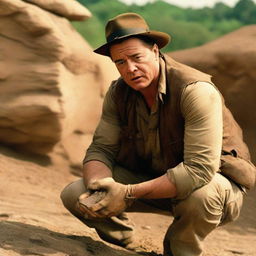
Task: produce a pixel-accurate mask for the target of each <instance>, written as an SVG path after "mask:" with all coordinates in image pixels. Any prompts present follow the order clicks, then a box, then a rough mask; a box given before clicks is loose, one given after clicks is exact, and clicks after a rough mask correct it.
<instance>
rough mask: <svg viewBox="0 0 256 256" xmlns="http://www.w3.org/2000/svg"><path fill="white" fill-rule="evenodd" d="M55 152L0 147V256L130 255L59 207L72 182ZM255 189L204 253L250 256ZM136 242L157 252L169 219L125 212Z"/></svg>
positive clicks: (255, 232)
mask: <svg viewBox="0 0 256 256" xmlns="http://www.w3.org/2000/svg"><path fill="white" fill-rule="evenodd" d="M67 166H68V163H67V160H65V158H64V157H63V155H62V154H61V152H59V153H58V152H55V153H54V154H53V155H52V156H51V157H49V158H48V157H44V158H42V157H35V156H34V157H28V156H24V155H22V154H17V153H15V152H13V151H11V150H8V149H6V148H0V256H17V255H29V256H34V255H50V256H64V255H65V256H98V255H105V256H117V255H122V256H129V255H136V254H134V253H132V252H130V251H126V250H124V249H122V248H120V247H117V246H113V245H110V244H108V243H105V242H103V241H101V240H100V239H99V237H98V236H97V234H96V233H95V231H94V230H93V229H89V228H87V227H86V226H84V225H83V224H82V223H80V222H79V221H78V220H77V219H75V218H74V217H72V216H71V215H70V214H69V213H68V212H67V211H66V210H65V209H64V207H63V206H62V203H61V201H60V199H59V194H60V192H61V190H62V188H63V187H64V186H65V185H66V184H68V183H69V182H71V181H73V180H76V179H77V177H76V176H74V175H72V174H71V172H70V170H69V168H68V167H67ZM255 198H256V190H255V189H254V190H253V191H251V192H250V193H249V194H248V196H246V198H245V203H244V206H243V210H242V213H241V216H240V218H239V219H238V220H237V221H236V222H234V223H232V224H228V225H226V226H224V227H220V228H218V229H216V230H215V231H213V232H212V233H211V234H210V235H209V236H208V237H207V239H206V241H205V252H206V255H207V256H232V255H233V256H234V255H236V256H237V255H243V256H256V199H255ZM130 216H131V219H132V220H133V221H134V222H135V223H136V226H137V233H136V240H137V241H138V242H139V243H140V244H141V245H142V246H143V247H144V248H145V251H148V252H150V251H155V252H157V253H161V252H162V239H163V237H164V234H165V231H166V229H167V227H168V225H169V224H170V223H171V221H172V217H170V216H167V215H159V214H155V213H130Z"/></svg>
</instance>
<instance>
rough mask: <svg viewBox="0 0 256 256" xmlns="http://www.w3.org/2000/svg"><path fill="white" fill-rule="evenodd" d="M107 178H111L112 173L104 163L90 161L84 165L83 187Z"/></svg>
mask: <svg viewBox="0 0 256 256" xmlns="http://www.w3.org/2000/svg"><path fill="white" fill-rule="evenodd" d="M107 177H112V172H111V170H110V169H109V168H108V167H107V166H106V165H105V164H104V163H102V162H100V161H96V160H92V161H89V162H87V163H85V164H84V167H83V178H84V185H85V187H87V186H88V184H90V183H92V182H94V181H96V180H99V179H103V178H107Z"/></svg>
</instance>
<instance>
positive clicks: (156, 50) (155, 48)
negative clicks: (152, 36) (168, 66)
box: [152, 44, 159, 60]
mask: <svg viewBox="0 0 256 256" xmlns="http://www.w3.org/2000/svg"><path fill="white" fill-rule="evenodd" d="M152 51H153V52H154V54H155V58H156V59H157V60H158V58H159V48H158V45H157V44H154V45H153V48H152Z"/></svg>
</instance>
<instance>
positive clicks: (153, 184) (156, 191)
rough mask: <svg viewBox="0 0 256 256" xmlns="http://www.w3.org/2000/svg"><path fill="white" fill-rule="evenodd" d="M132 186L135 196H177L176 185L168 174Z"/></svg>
mask: <svg viewBox="0 0 256 256" xmlns="http://www.w3.org/2000/svg"><path fill="white" fill-rule="evenodd" d="M132 186H133V189H132V190H133V196H134V197H135V198H147V199H157V198H173V197H175V196H176V186H175V184H174V183H173V182H172V181H170V179H169V178H168V176H167V175H166V174H164V175H162V176H160V177H158V178H155V179H152V180H149V181H145V182H142V183H138V184H134V185H132Z"/></svg>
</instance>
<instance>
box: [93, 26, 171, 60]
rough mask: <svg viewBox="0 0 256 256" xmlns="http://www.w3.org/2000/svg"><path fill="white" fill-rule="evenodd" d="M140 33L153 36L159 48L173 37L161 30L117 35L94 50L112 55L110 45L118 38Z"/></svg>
mask: <svg viewBox="0 0 256 256" xmlns="http://www.w3.org/2000/svg"><path fill="white" fill-rule="evenodd" d="M139 35H141V36H146V37H149V38H152V40H153V41H154V42H155V43H156V44H157V45H158V47H159V49H161V48H163V47H164V46H166V45H167V44H168V43H169V42H170V41H171V37H170V36H169V35H168V34H166V33H164V32H160V31H154V30H150V31H147V32H143V33H137V34H129V35H125V36H121V37H117V38H115V39H114V40H113V41H111V42H108V43H105V44H103V45H102V46H100V47H98V48H97V49H95V50H94V52H95V53H98V54H101V55H105V56H110V52H109V47H110V46H111V45H112V44H113V43H115V42H118V40H121V39H124V38H127V39H128V38H129V37H134V36H135V37H136V36H139Z"/></svg>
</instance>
